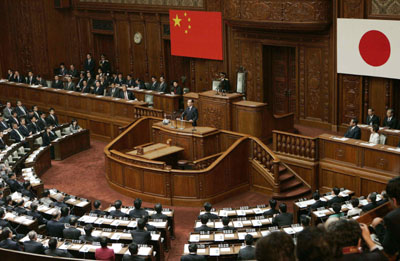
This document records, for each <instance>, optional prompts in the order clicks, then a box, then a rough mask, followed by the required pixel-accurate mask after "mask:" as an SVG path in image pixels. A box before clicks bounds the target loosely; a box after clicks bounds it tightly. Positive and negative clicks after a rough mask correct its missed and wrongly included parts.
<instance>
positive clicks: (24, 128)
mask: <svg viewBox="0 0 400 261" xmlns="http://www.w3.org/2000/svg"><path fill="white" fill-rule="evenodd" d="M20 123H21V125H20V126H19V127H18V130H19V133H21V134H22V136H24V137H29V136H30V135H32V132H31V131H29V128H28V126H26V120H25V118H21V120H20Z"/></svg>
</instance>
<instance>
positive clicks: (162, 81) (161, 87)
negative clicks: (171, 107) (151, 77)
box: [156, 76, 168, 92]
mask: <svg viewBox="0 0 400 261" xmlns="http://www.w3.org/2000/svg"><path fill="white" fill-rule="evenodd" d="M167 89H168V86H167V83H166V82H165V78H164V76H160V83H159V84H158V88H157V89H156V91H158V92H167V91H168V90H167Z"/></svg>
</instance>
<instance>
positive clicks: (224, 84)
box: [219, 72, 231, 92]
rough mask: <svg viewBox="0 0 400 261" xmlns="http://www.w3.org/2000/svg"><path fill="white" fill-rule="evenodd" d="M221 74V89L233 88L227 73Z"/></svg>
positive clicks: (225, 90)
mask: <svg viewBox="0 0 400 261" xmlns="http://www.w3.org/2000/svg"><path fill="white" fill-rule="evenodd" d="M219 76H220V79H219V80H220V83H219V89H220V90H221V91H224V92H229V91H230V89H231V84H230V82H229V79H228V78H227V77H226V73H224V72H220V73H219Z"/></svg>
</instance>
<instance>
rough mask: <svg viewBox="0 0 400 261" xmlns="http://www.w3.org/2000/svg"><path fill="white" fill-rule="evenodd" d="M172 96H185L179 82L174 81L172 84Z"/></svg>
mask: <svg viewBox="0 0 400 261" xmlns="http://www.w3.org/2000/svg"><path fill="white" fill-rule="evenodd" d="M171 94H175V95H182V94H183V90H182V87H181V86H179V84H178V81H173V82H172V88H171Z"/></svg>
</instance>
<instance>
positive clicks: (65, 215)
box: [59, 205, 74, 224]
mask: <svg viewBox="0 0 400 261" xmlns="http://www.w3.org/2000/svg"><path fill="white" fill-rule="evenodd" d="M70 213H71V212H70V209H69V207H68V206H67V205H65V206H63V207H61V217H60V220H59V222H61V223H64V224H67V223H69V222H70V220H71V218H73V217H74V216H73V215H70Z"/></svg>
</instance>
